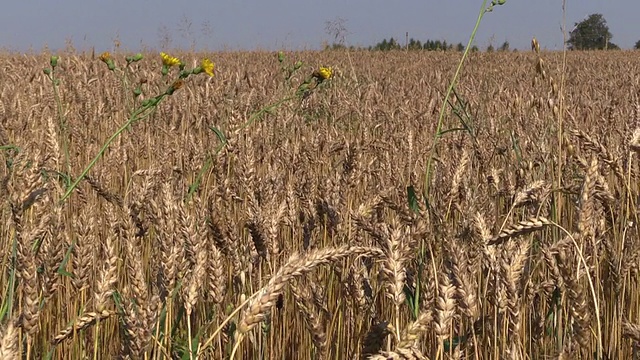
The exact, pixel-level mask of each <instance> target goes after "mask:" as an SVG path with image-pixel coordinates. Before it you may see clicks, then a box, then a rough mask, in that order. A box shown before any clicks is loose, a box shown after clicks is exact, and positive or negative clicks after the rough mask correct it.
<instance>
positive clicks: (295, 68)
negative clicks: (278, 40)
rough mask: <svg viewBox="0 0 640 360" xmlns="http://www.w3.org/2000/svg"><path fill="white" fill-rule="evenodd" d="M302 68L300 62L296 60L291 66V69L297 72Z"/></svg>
mask: <svg viewBox="0 0 640 360" xmlns="http://www.w3.org/2000/svg"><path fill="white" fill-rule="evenodd" d="M301 67H302V61H300V60H298V61H296V63H295V64H294V65H293V69H294V70H298V69H300V68H301Z"/></svg>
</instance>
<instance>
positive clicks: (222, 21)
mask: <svg viewBox="0 0 640 360" xmlns="http://www.w3.org/2000/svg"><path fill="white" fill-rule="evenodd" d="M489 2H490V0H489ZM566 3H567V4H566V16H567V27H568V30H571V28H572V27H573V26H574V24H575V23H576V22H579V21H582V20H583V19H585V18H586V17H587V16H588V15H589V14H593V13H600V14H603V15H604V17H605V19H606V21H607V24H608V25H609V29H610V31H611V33H612V34H613V39H612V41H613V42H614V43H616V44H618V45H619V46H620V47H622V48H632V47H633V45H634V44H635V42H636V41H638V40H640V21H637V17H638V14H640V1H638V0H609V1H604V0H600V1H598V0H567V1H566ZM481 4H482V0H440V1H435V0H324V1H317V0H316V1H313V0H296V1H293V0H190V1H184V2H181V1H168V0H64V1H50V0H49V1H45V0H26V1H25V0H18V1H16V0H5V5H3V9H2V11H1V12H0V48H4V49H5V50H6V49H8V50H13V51H21V52H22V51H29V50H33V51H40V50H42V49H43V48H44V47H45V46H47V47H48V48H49V49H51V50H57V49H64V48H65V47H66V46H67V45H68V44H72V45H73V47H74V48H75V49H78V50H84V49H87V50H88V49H91V48H92V47H95V49H96V51H98V52H101V51H107V50H113V48H114V43H115V40H118V41H119V42H120V44H121V46H120V49H122V50H127V51H132V52H135V51H140V50H144V49H164V48H166V47H169V48H170V49H175V48H182V49H190V48H192V46H193V47H195V49H196V50H207V51H219V50H256V49H262V50H280V49H284V50H297V49H319V48H321V46H322V42H323V41H329V42H332V41H333V37H332V36H331V35H329V34H328V33H327V31H326V29H325V27H326V24H327V22H328V21H335V20H338V19H342V20H343V24H344V27H345V28H346V30H347V34H346V38H345V40H346V44H347V45H354V46H365V47H366V46H369V45H375V44H376V43H377V42H379V41H381V40H382V39H385V38H386V39H388V38H390V37H394V38H395V39H397V40H399V42H400V43H401V44H404V39H405V33H406V32H408V33H409V37H410V38H415V39H417V40H421V41H425V40H427V39H432V40H446V41H447V42H449V43H458V42H462V43H464V44H466V43H467V40H468V38H469V35H470V34H471V31H472V29H473V26H474V24H475V21H476V18H477V16H478V11H479V9H480V6H481ZM561 26H562V0H507V1H506V3H505V4H504V5H502V6H497V7H495V8H494V11H493V12H490V13H487V14H486V15H485V17H484V19H483V22H482V23H481V25H480V29H479V31H478V33H477V36H476V41H475V45H477V46H478V47H479V48H486V47H487V46H488V45H489V44H492V45H494V46H496V47H498V46H500V45H501V44H502V43H503V42H504V41H508V42H509V44H510V45H511V48H517V49H526V48H529V47H530V43H531V39H532V37H534V36H535V37H536V38H537V39H538V41H539V42H540V45H541V47H543V48H545V49H548V50H561V49H562V31H561Z"/></svg>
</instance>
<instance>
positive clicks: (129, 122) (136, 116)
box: [60, 94, 167, 203]
mask: <svg viewBox="0 0 640 360" xmlns="http://www.w3.org/2000/svg"><path fill="white" fill-rule="evenodd" d="M166 95H167V94H162V95H158V96H157V97H156V98H155V101H151V102H149V103H148V104H147V105H144V106H142V107H141V108H139V109H138V110H136V111H135V112H134V113H133V114H131V117H129V120H127V122H126V123H124V125H122V126H121V127H120V128H119V129H118V130H117V131H116V132H115V133H113V134H112V135H111V136H110V137H109V138H108V139H107V141H106V142H105V143H104V145H102V148H100V151H99V152H98V155H96V157H95V158H93V160H91V162H90V163H89V165H87V167H86V168H85V169H84V171H82V173H81V174H80V175H79V176H78V177H77V178H76V179H75V180H74V182H73V183H72V184H71V185H70V186H69V188H68V189H67V191H66V192H65V194H64V195H63V196H62V198H61V199H60V203H63V202H64V201H65V200H66V199H67V198H68V197H69V196H70V195H71V193H72V192H73V190H75V188H76V187H78V184H79V183H80V181H82V179H84V177H85V176H86V175H87V173H89V171H91V169H92V168H93V167H94V166H95V165H96V163H97V162H98V160H99V159H100V157H101V156H102V155H103V154H104V152H105V151H107V148H109V145H111V143H112V142H113V141H114V140H115V139H116V138H117V137H118V136H120V134H122V132H124V131H125V130H126V129H127V128H128V127H129V126H131V125H133V124H134V123H136V122H138V121H140V120H142V119H144V118H146V117H147V116H142V117H139V116H140V114H142V113H144V112H145V111H146V110H148V109H151V108H153V107H156V106H157V105H158V103H159V102H160V100H162V98H164V97H165V96H166Z"/></svg>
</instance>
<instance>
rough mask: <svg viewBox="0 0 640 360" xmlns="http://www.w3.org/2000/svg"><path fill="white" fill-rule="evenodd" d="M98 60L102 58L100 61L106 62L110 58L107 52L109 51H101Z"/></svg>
mask: <svg viewBox="0 0 640 360" xmlns="http://www.w3.org/2000/svg"><path fill="white" fill-rule="evenodd" d="M100 60H102V61H103V62H105V63H106V62H108V61H109V60H111V54H109V52H108V51H105V52H103V53H102V54H101V55H100Z"/></svg>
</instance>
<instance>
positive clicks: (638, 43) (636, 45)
mask: <svg viewBox="0 0 640 360" xmlns="http://www.w3.org/2000/svg"><path fill="white" fill-rule="evenodd" d="M633 48H634V49H640V40H638V41H636V44H635V45H634V46H633Z"/></svg>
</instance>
